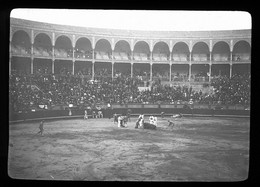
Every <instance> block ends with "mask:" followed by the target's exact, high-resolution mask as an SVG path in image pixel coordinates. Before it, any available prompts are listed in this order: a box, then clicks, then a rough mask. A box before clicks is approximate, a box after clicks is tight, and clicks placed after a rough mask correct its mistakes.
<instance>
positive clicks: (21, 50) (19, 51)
mask: <svg viewBox="0 0 260 187" xmlns="http://www.w3.org/2000/svg"><path fill="white" fill-rule="evenodd" d="M11 51H12V53H15V54H21V55H28V54H30V53H29V50H28V49H25V48H24V47H22V46H19V45H18V46H15V45H12V46H11Z"/></svg>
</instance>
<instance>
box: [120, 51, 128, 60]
mask: <svg viewBox="0 0 260 187" xmlns="http://www.w3.org/2000/svg"><path fill="white" fill-rule="evenodd" d="M120 56H121V58H122V59H123V60H128V57H127V54H126V53H124V52H121V53H120Z"/></svg>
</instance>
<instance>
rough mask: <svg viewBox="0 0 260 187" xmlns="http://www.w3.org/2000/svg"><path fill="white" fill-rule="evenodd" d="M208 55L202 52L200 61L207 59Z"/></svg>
mask: <svg viewBox="0 0 260 187" xmlns="http://www.w3.org/2000/svg"><path fill="white" fill-rule="evenodd" d="M207 59H208V58H207V55H206V54H200V61H207Z"/></svg>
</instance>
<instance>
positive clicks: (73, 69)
mask: <svg viewBox="0 0 260 187" xmlns="http://www.w3.org/2000/svg"><path fill="white" fill-rule="evenodd" d="M74 66H75V59H74V58H73V59H72V75H74V74H75V67H74Z"/></svg>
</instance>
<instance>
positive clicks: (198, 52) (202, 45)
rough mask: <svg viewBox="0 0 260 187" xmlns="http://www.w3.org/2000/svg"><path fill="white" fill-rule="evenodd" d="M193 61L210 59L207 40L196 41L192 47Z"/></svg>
mask: <svg viewBox="0 0 260 187" xmlns="http://www.w3.org/2000/svg"><path fill="white" fill-rule="evenodd" d="M191 53H192V60H193V61H208V60H209V53H210V52H209V46H208V44H207V43H206V42H203V41H199V42H196V43H195V44H194V45H193V47H192V52H191Z"/></svg>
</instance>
